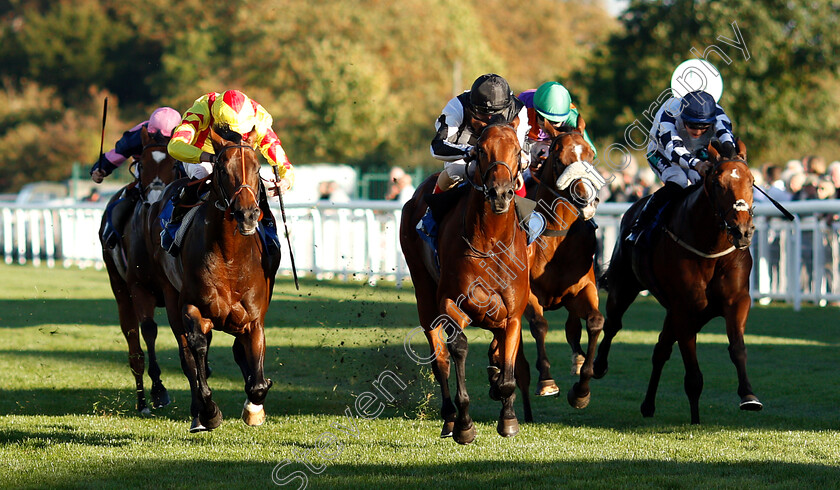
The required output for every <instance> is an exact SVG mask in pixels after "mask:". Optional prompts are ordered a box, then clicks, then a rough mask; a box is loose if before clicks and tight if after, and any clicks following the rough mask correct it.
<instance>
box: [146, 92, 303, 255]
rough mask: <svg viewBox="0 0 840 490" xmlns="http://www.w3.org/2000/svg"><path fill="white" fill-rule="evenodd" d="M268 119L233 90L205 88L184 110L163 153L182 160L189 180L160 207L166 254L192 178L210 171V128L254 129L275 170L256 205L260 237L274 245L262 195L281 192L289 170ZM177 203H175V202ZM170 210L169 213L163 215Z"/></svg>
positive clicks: (193, 192)
mask: <svg viewBox="0 0 840 490" xmlns="http://www.w3.org/2000/svg"><path fill="white" fill-rule="evenodd" d="M271 124H272V118H271V115H270V114H269V113H268V111H266V110H265V108H263V106H261V105H260V104H258V103H257V102H256V101H254V100H251V99H249V98H248V96H246V95H245V94H243V93H242V92H240V91H238V90H228V91H226V92H224V93H223V94H220V93H217V92H210V93H208V94H204V95H202V96H201V97H199V98H198V99H196V101H195V102H194V103H193V106H192V107H191V108H190V109H189V110H188V111H187V112H186V113H185V114H184V118H183V120H182V121H181V124H180V125H179V126H178V127H177V128H175V133H174V134H173V136H172V140H171V141H170V142H169V147H168V150H169V154H170V155H172V156H173V157H175V158H177V159H178V160H181V161H182V162H184V167H185V170H186V172H187V176H189V177H190V179H191V182H189V183H187V184H183V187H182V188H181V191H180V193H178V192H176V193H175V194H173V196H172V199H171V201H170V203H171V206H167V207H168V208H169V209H167V208H164V209H163V210H162V211H161V222H162V223H164V229H163V230H162V231H161V234H160V238H161V246H162V247H163V248H164V249H166V250H167V252H169V253H170V254H171V255H176V254H177V252H178V247H177V246H176V245H175V244H174V240H175V232H176V231H177V229H178V227H179V225H180V221H181V219H182V218H183V216H184V215H185V214H186V211H187V210H188V207H189V205H191V204H194V203H196V202H197V201H198V200H199V196H198V189H197V188H198V187H199V186H198V185H191V184H193V183H194V182H198V181H202V182H203V181H205V180H207V178H208V177H209V176H210V174H211V173H212V172H213V164H212V163H211V162H212V161H213V158H214V153H213V145H212V143H211V141H210V138H209V135H210V129H211V128H215V129H219V130H230V131H233V132H235V133H237V134H239V135H241V136H243V137H247V135H248V133H250V132H251V131H255V132H256V134H257V139H256V148H258V149H259V150H260V152H261V153H262V154H263V156H264V157H265V158H266V160H268V163H270V164H271V165H272V166H274V167H275V168H276V169H277V170H278V175H279V177H280V181H279V182H275V181H274V176H273V175H272V176H271V177H270V178H269V179H266V178H265V177H263V178H262V179H261V180H263V181H265V180H268V181H269V184H266V187H267V189H266V192H262V193H260V196H261V198H260V209H261V210H262V212H263V218H262V221H261V222H260V228H262V230H263V232H264V233H265V235H266V243H267V245H268V246H269V253H270V254H273V252H272V250H271V249H272V248H275V250H276V247H279V245H280V242H279V240H278V238H277V227H276V225H275V223H274V215H273V214H272V212H271V208H270V207H269V205H268V200H267V194H269V193H270V194H271V195H274V196H276V195H278V193H281V192H285V191H287V190H288V189H290V188H291V187H292V185H293V184H294V170H293V168H292V164H291V163H290V162H289V159H288V157H286V152H285V151H283V147H282V146H281V145H280V139H278V138H277V134H275V132H274V130H273V129H271ZM179 204H180V205H179ZM167 211H171V217H168V216H166V214H168V213H167Z"/></svg>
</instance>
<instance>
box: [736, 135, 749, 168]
mask: <svg viewBox="0 0 840 490" xmlns="http://www.w3.org/2000/svg"><path fill="white" fill-rule="evenodd" d="M735 152H736V153H737V154H738V158H740V159H741V160H743V161H745V162H746V161H747V145H745V144H744V142H743V141H741V138H735Z"/></svg>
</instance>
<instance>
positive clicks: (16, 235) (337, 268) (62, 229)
mask: <svg viewBox="0 0 840 490" xmlns="http://www.w3.org/2000/svg"><path fill="white" fill-rule="evenodd" d="M785 206H786V207H787V209H789V210H790V211H791V212H792V213H793V214H794V215H796V220H795V221H793V222H789V221H787V220H784V219H783V218H779V216H780V213H779V212H778V211H777V210H776V209H775V208H774V207H773V206H772V205H770V204H758V205H756V213H755V214H756V217H755V225H756V234H755V236H754V238H753V242H752V246H751V248H752V253H753V259H754V265H753V274H752V275H751V276H750V290H751V292H752V296H753V298H755V299H758V300H760V301H769V300H782V301H786V302H789V303H792V304H793V305H794V307H795V308H797V309H798V308H799V307H800V305H801V303H802V302H803V301H808V302H813V303H816V304H826V303H829V302H840V272H838V271H839V270H840V240H838V237H840V233H838V232H839V231H840V224H838V223H835V222H831V221H829V220H827V219H825V216H827V215H828V216H830V215H835V214H837V215H840V201H838V200H828V201H799V202H788V203H785ZM627 207H628V205H627V204H616V203H604V204H601V205H600V206H599V207H598V213H597V215H596V217H595V219H596V221H597V223H598V225H599V229H598V238H599V251H598V254H597V259H598V261H599V264H600V265H603V262H604V260H609V257H610V255H611V254H612V250H613V248H614V246H615V241H616V239H617V234H618V225H619V221H620V219H621V216H622V215H623V214H624V211H625V210H626V209H627ZM103 210H104V207H103V205H99V204H80V205H76V206H72V207H67V206H37V205H30V206H0V243H2V250H3V258H4V260H5V262H6V263H7V264H11V263H14V262H17V263H21V264H23V263H27V262H30V261H31V262H32V263H33V264H35V265H41V264H42V263H45V264H46V265H47V267H54V266H55V264H56V263H60V264H61V265H63V266H64V267H70V266H79V267H91V266H93V267H97V268H98V267H102V252H101V248H100V245H99V239H98V237H97V233H98V230H99V224H100V220H101V217H102V212H103ZM274 214H275V216H276V217H277V219H278V225H281V226H282V224H281V223H279V221H280V209H279V206H276V205H275V213H274ZM286 216H287V218H288V221H289V229H290V231H291V240H292V246H293V248H294V251H295V263H296V266H297V270H298V273H299V274H300V275H302V276H303V275H314V276H315V277H317V278H319V279H321V278H325V279H329V278H339V279H344V280H349V279H359V280H366V281H369V282H371V283H374V282H376V281H378V280H389V281H395V282H396V283H397V284H401V283H402V281H404V280H405V279H406V278H407V277H408V269H407V267H406V264H405V259H404V258H403V256H402V252H401V251H400V246H399V222H400V217H401V206H400V205H399V204H397V203H395V202H386V201H353V202H351V203H345V204H330V203H325V202H324V203H321V202H319V203H315V204H287V205H286ZM283 250H284V253H283V259H282V261H281V265H280V272H281V273H282V274H291V261H290V259H289V254H288V251H287V247H285V246H284V247H283Z"/></svg>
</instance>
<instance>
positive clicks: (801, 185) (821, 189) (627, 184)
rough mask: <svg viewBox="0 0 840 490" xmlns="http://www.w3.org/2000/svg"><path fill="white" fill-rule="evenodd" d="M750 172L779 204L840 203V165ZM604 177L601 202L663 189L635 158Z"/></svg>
mask: <svg viewBox="0 0 840 490" xmlns="http://www.w3.org/2000/svg"><path fill="white" fill-rule="evenodd" d="M751 170H752V173H753V177H754V178H755V184H756V185H757V186H760V187H761V188H762V189H764V190H765V191H767V193H768V194H769V195H770V196H771V197H773V199H775V200H777V201H779V202H786V201H802V200H806V199H840V161H835V162H832V163H831V164H828V165H827V164H826V161H825V159H823V158H822V157H819V156H815V155H810V156H806V157H804V158H802V159H801V160H790V161H788V162H787V163H786V164H784V165H778V164H774V163H765V164H763V165H761V167H759V168H753V169H751ZM601 173H602V175H603V177H604V178H605V179H606V180H607V182H608V184H607V185H605V186H604V187H603V188H602V189H601V194H600V196H599V197H600V198H601V202H636V201H637V200H639V199H640V198H641V197H643V196H646V195H648V194H650V193H652V192H653V191H655V190H656V189H658V188H659V187H660V186H661V185H662V184H661V183H660V182H659V181H658V180H657V179H656V176H655V175H654V173H653V170H651V169H650V167H649V166H648V165H647V163H646V162H645V163H644V165H641V166H640V165H639V163H638V162H637V160H636V159H635V158H634V157H631V158H630V162H629V163H628V164H627V165H626V166H625V167H624V169H623V170H621V171H618V172H615V173H612V172H610V169H609V168H602V169H601ZM754 198H755V202H765V201H766V200H767V198H765V197H764V195H762V194H761V193H759V192H756V193H755V195H754Z"/></svg>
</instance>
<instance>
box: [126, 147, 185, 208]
mask: <svg viewBox="0 0 840 490" xmlns="http://www.w3.org/2000/svg"><path fill="white" fill-rule="evenodd" d="M155 148H161V149H163V152H164V153H166V155H167V156H169V152H168V150H167V145H165V144H163V143H149V144H148V145H146V146H144V147H143V149H142V150H140V155H141V158H142V155H145V154H146V151H147V150H153V149H155ZM174 160H175V159H174V158H173V163H172V165H173V166H174V165H175V163H174ZM133 166H134V167H135V168H136V169H137V186H138V187H139V188H140V195H141V196H143V200H144V201H145V200H146V188H145V186H144V185H143V180H142V179H141V178H140V176H141V175H142V174H143V161H142V160H134V162H133Z"/></svg>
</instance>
